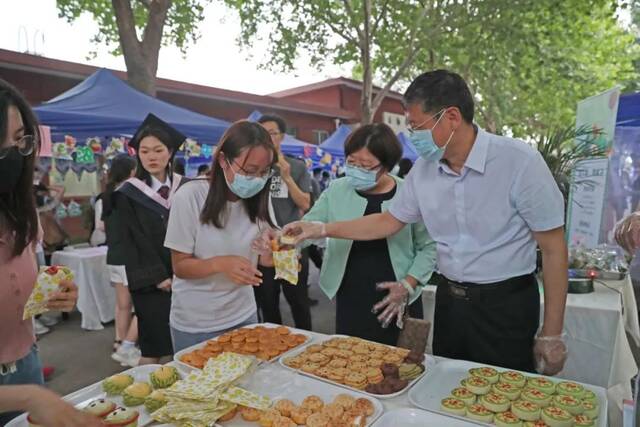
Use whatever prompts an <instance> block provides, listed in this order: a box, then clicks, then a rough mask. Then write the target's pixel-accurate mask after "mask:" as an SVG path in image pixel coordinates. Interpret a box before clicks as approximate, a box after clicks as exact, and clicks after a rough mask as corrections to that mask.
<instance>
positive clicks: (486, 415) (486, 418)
mask: <svg viewBox="0 0 640 427" xmlns="http://www.w3.org/2000/svg"><path fill="white" fill-rule="evenodd" d="M467 417H468V418H471V419H472V420H475V421H480V422H483V423H491V422H492V421H493V412H491V411H490V410H488V409H487V408H485V407H484V406H482V405H480V404H479V403H475V404H473V405H470V406H469V407H468V408H467Z"/></svg>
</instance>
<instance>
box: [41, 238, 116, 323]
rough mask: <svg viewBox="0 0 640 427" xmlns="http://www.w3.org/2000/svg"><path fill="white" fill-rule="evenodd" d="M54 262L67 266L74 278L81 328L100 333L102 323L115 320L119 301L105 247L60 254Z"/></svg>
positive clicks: (73, 250)
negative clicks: (117, 301) (112, 285)
mask: <svg viewBox="0 0 640 427" xmlns="http://www.w3.org/2000/svg"><path fill="white" fill-rule="evenodd" d="M51 263H52V264H54V265H65V266H67V267H69V268H70V269H71V270H72V271H73V273H74V275H75V283H76V285H77V286H78V311H80V313H81V314H82V323H81V326H82V329H87V330H90V331H98V330H101V329H103V326H102V323H106V322H110V321H112V320H113V318H114V312H115V304H116V301H115V292H114V290H113V288H111V285H110V283H109V271H108V270H107V247H106V246H100V247H97V248H82V249H72V250H62V251H57V252H54V253H53V255H52V256H51Z"/></svg>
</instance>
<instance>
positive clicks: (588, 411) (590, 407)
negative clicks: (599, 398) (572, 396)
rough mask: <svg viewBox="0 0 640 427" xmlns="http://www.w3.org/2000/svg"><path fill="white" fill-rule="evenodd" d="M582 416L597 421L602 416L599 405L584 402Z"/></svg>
mask: <svg viewBox="0 0 640 427" xmlns="http://www.w3.org/2000/svg"><path fill="white" fill-rule="evenodd" d="M582 414H583V415H586V416H588V417H589V418H593V419H596V418H598V415H599V414H600V406H599V405H598V403H593V402H585V401H584V400H583V401H582Z"/></svg>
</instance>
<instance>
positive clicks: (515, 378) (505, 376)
mask: <svg viewBox="0 0 640 427" xmlns="http://www.w3.org/2000/svg"><path fill="white" fill-rule="evenodd" d="M500 382H503V383H507V384H512V385H514V386H516V387H518V388H522V387H524V385H525V384H526V382H527V378H526V377H525V376H524V375H522V374H521V373H520V372H516V371H506V372H503V373H501V374H500Z"/></svg>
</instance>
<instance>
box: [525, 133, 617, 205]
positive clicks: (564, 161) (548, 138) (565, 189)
mask: <svg viewBox="0 0 640 427" xmlns="http://www.w3.org/2000/svg"><path fill="white" fill-rule="evenodd" d="M598 136H599V135H597V134H596V133H594V130H593V128H592V127H591V126H581V127H579V128H576V127H575V125H571V126H566V127H560V128H554V129H551V130H549V131H548V132H546V133H544V134H543V135H542V136H540V137H539V138H538V139H537V140H535V145H536V148H537V149H538V151H539V152H540V154H541V155H542V158H543V159H544V161H545V162H546V163H547V166H548V167H549V170H550V171H551V174H552V175H553V177H554V178H555V180H556V183H557V184H558V187H559V188H560V191H561V192H562V195H563V196H564V200H565V202H567V201H568V199H569V193H570V191H571V187H572V186H575V185H590V184H591V183H592V182H589V181H592V180H588V179H587V180H580V182H572V180H571V172H572V170H573V168H574V166H575V165H576V163H578V162H579V161H581V160H586V159H589V158H593V157H604V156H606V155H607V154H608V149H607V148H606V147H601V146H600V145H598V144H596V143H595V141H596V138H597V137H598Z"/></svg>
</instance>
